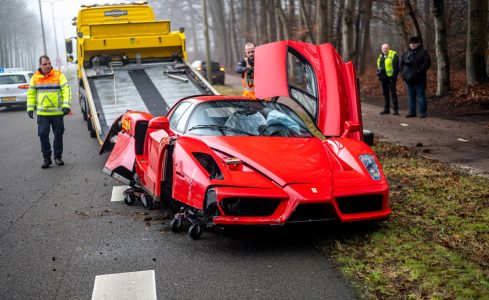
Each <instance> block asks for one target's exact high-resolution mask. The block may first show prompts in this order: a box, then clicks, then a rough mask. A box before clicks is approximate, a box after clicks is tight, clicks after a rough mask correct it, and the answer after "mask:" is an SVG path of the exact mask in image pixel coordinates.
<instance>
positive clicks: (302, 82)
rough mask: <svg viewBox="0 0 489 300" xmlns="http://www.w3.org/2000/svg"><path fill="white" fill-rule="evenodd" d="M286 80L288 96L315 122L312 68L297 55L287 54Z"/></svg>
mask: <svg viewBox="0 0 489 300" xmlns="http://www.w3.org/2000/svg"><path fill="white" fill-rule="evenodd" d="M287 55H288V58H287V61H288V64H287V79H288V82H289V88H290V96H291V97H292V98H293V99H295V100H296V101H297V102H298V103H299V104H300V105H301V106H302V107H303V109H304V110H305V111H306V112H307V113H308V114H309V115H310V116H311V117H312V118H313V119H314V120H315V119H316V118H317V107H318V91H317V83H316V77H315V75H314V69H313V68H312V66H311V65H310V64H309V63H308V62H307V61H306V60H305V58H303V57H302V56H300V55H299V54H297V53H295V52H294V51H292V50H289V52H288V54H287Z"/></svg>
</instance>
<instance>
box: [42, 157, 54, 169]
mask: <svg viewBox="0 0 489 300" xmlns="http://www.w3.org/2000/svg"><path fill="white" fill-rule="evenodd" d="M52 164H53V161H52V160H51V158H48V159H45V160H44V162H43V163H42V165H41V168H43V169H47V168H49V166H50V165H52Z"/></svg>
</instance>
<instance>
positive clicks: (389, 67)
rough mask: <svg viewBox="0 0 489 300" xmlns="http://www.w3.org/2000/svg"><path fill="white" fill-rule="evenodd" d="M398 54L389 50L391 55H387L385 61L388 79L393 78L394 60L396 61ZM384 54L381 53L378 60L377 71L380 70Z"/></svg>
mask: <svg viewBox="0 0 489 300" xmlns="http://www.w3.org/2000/svg"><path fill="white" fill-rule="evenodd" d="M396 54H397V52H396V51H394V50H389V53H387V57H386V58H385V60H384V67H385V73H386V74H387V76H388V77H391V76H392V74H393V73H394V68H392V60H393V59H394V56H395V55H396ZM383 55H384V54H383V53H380V55H379V58H377V69H379V70H380V59H381V58H382V56H383Z"/></svg>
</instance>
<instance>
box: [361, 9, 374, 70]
mask: <svg viewBox="0 0 489 300" xmlns="http://www.w3.org/2000/svg"><path fill="white" fill-rule="evenodd" d="M372 2H373V1H372V0H366V1H365V3H364V5H365V14H364V15H363V22H362V27H363V35H362V45H361V53H360V55H361V59H360V67H359V73H360V74H364V73H365V68H366V64H367V57H368V54H370V53H371V51H372V47H371V45H370V18H371V17H372Z"/></svg>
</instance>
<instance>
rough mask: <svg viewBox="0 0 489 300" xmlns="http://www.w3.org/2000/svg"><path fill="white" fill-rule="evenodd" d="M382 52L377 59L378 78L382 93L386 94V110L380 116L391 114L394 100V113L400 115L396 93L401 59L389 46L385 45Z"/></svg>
mask: <svg viewBox="0 0 489 300" xmlns="http://www.w3.org/2000/svg"><path fill="white" fill-rule="evenodd" d="M381 51H382V53H380V55H379V57H378V58H377V76H379V80H380V83H381V84H382V92H383V93H384V110H383V111H381V112H380V114H381V115H385V114H389V113H390V102H391V99H392V113H393V114H394V115H399V109H398V104H397V91H396V82H397V74H398V73H399V57H398V56H397V52H396V51H394V50H391V48H390V46H389V44H383V45H382V47H381Z"/></svg>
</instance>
